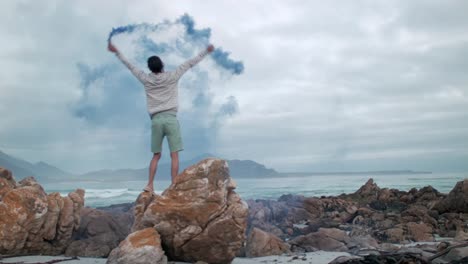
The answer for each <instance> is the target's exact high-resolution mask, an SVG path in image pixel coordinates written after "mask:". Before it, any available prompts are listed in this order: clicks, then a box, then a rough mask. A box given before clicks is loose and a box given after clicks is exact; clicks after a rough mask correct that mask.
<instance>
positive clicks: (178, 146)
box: [151, 112, 184, 153]
mask: <svg viewBox="0 0 468 264" xmlns="http://www.w3.org/2000/svg"><path fill="white" fill-rule="evenodd" d="M164 137H167V141H168V143H169V150H170V151H171V152H177V151H181V150H183V149H184V147H183V144H182V137H181V135H180V126H179V121H178V120H177V116H176V115H175V114H174V113H164V112H163V113H157V114H155V115H153V118H152V119H151V151H152V152H153V153H160V152H161V151H162V142H163V139H164Z"/></svg>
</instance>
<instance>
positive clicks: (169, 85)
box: [116, 50, 208, 116]
mask: <svg viewBox="0 0 468 264" xmlns="http://www.w3.org/2000/svg"><path fill="white" fill-rule="evenodd" d="M207 54H208V51H207V50H204V51H202V52H200V54H198V55H197V56H195V57H194V58H192V59H190V60H188V61H186V62H184V63H183V64H181V65H180V66H179V67H177V69H176V70H175V71H171V72H161V73H157V74H155V73H153V72H151V73H145V72H144V71H142V70H141V69H138V68H137V67H136V66H134V65H133V64H132V63H130V62H129V61H128V60H127V59H126V58H125V57H124V56H123V55H122V54H121V53H119V52H117V53H116V55H117V57H118V58H119V59H120V60H121V61H122V62H123V64H125V66H127V68H128V69H129V70H130V71H131V72H132V73H133V75H135V77H136V78H137V79H138V80H139V81H140V82H141V83H142V84H143V86H144V87H145V92H146V105H147V108H148V113H149V115H150V116H152V115H154V114H156V113H159V112H164V111H174V112H177V110H178V107H179V98H178V96H179V95H178V86H177V83H178V82H179V79H180V77H182V75H183V74H184V73H185V72H187V70H188V69H190V68H191V67H193V66H194V65H196V64H197V63H199V62H200V61H201V60H202V59H203V58H204V57H205V56H206V55H207Z"/></svg>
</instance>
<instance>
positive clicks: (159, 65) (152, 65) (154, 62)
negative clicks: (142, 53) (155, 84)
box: [148, 56, 164, 73]
mask: <svg viewBox="0 0 468 264" xmlns="http://www.w3.org/2000/svg"><path fill="white" fill-rule="evenodd" d="M148 68H149V69H150V70H151V71H152V72H154V73H160V72H162V71H163V68H164V63H163V62H162V60H161V59H160V58H159V57H158V56H151V57H149V58H148Z"/></svg>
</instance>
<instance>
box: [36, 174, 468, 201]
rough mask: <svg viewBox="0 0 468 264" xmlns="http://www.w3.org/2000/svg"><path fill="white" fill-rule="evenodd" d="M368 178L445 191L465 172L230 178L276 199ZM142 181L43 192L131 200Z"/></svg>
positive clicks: (158, 184) (249, 193) (250, 193)
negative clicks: (78, 191) (76, 192)
mask: <svg viewBox="0 0 468 264" xmlns="http://www.w3.org/2000/svg"><path fill="white" fill-rule="evenodd" d="M369 178H373V179H374V182H375V183H376V184H377V185H378V186H379V187H381V188H396V189H399V190H403V191H408V190H410V189H411V188H418V189H419V188H422V187H424V186H428V185H431V186H432V187H434V188H435V189H437V190H438V191H439V192H442V193H448V192H450V190H452V188H453V187H454V186H455V184H456V183H457V182H458V181H461V180H463V179H465V178H468V173H431V174H375V175H372V174H362V175H357V174H352V175H350V174H341V175H340V174H336V175H308V176H307V175H303V176H288V177H277V178H260V179H242V178H237V179H236V178H234V180H235V181H236V183H237V188H236V192H237V193H239V195H240V196H241V197H242V198H243V199H278V198H279V197H280V196H281V195H284V194H297V195H304V196H316V197H320V196H329V195H339V194H342V193H352V192H355V191H356V190H358V189H359V188H360V187H361V186H362V185H364V184H365V183H366V182H367V180H368V179H369ZM145 185H146V181H120V182H116V181H109V182H101V181H95V182H92V181H86V182H77V181H74V182H59V183H46V184H43V186H44V188H45V190H46V192H47V193H51V192H59V193H60V194H61V195H63V196H65V195H67V193H69V192H71V191H73V190H75V189H76V188H82V189H85V191H86V194H85V205H86V206H90V207H100V206H108V205H112V204H119V203H128V202H134V201H135V199H136V198H137V196H138V195H139V194H140V193H141V191H142V189H143V187H144V186H145ZM169 185H170V182H169V181H158V180H156V181H155V190H156V193H161V192H162V191H163V190H164V189H165V188H167V187H168V186H169Z"/></svg>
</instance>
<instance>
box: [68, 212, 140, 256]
mask: <svg viewBox="0 0 468 264" xmlns="http://www.w3.org/2000/svg"><path fill="white" fill-rule="evenodd" d="M114 207H115V206H114ZM130 208H131V207H130ZM130 208H125V209H126V210H124V211H119V210H115V209H113V208H111V209H110V210H100V209H94V208H89V207H85V208H83V209H82V210H81V224H80V227H79V228H78V230H76V231H75V232H74V234H73V240H74V241H73V242H72V243H71V244H70V245H69V246H68V248H67V250H66V252H65V255H66V256H80V257H107V256H108V255H109V253H110V252H111V250H112V249H114V248H116V247H117V246H118V245H119V243H120V241H122V240H124V239H125V237H127V235H128V234H129V233H130V228H131V226H132V224H133V212H129V211H128V210H129V209H130Z"/></svg>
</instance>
